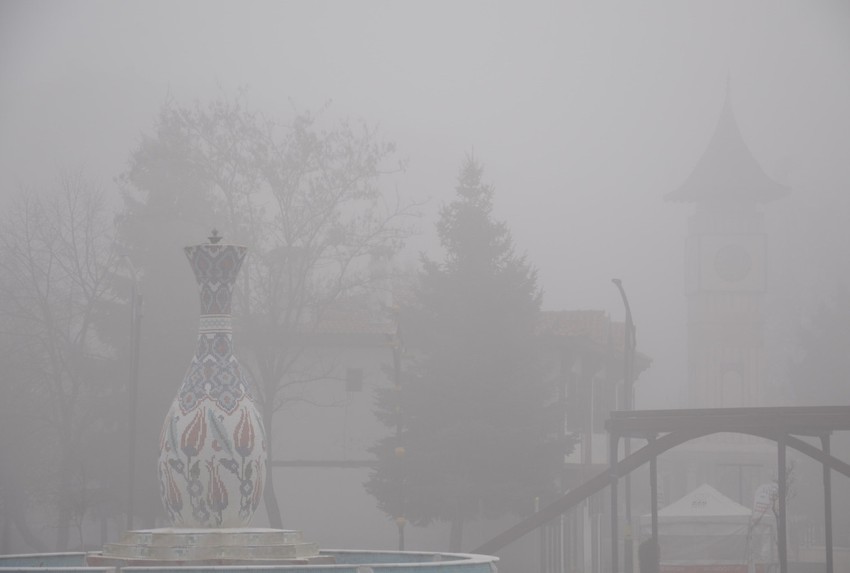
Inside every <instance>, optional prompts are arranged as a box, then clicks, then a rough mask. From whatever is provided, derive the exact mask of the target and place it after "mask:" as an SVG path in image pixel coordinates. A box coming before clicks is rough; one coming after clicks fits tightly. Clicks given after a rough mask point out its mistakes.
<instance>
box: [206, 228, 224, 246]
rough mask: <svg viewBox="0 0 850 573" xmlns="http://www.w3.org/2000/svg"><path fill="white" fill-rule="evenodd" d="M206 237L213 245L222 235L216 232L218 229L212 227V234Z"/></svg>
mask: <svg viewBox="0 0 850 573" xmlns="http://www.w3.org/2000/svg"><path fill="white" fill-rule="evenodd" d="M207 239H209V242H210V243H212V244H213V245H215V244H217V243H218V242H219V241H220V240H221V239H222V236H221V235H219V234H218V229H213V230H212V235H210V236H209V237H207Z"/></svg>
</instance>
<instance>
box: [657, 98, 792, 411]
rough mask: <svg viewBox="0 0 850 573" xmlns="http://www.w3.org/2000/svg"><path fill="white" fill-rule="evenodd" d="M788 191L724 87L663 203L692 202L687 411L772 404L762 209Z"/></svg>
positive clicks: (687, 254) (687, 280) (687, 279)
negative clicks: (704, 141) (697, 151)
mask: <svg viewBox="0 0 850 573" xmlns="http://www.w3.org/2000/svg"><path fill="white" fill-rule="evenodd" d="M786 193H787V189H786V188H785V187H783V186H782V185H780V184H778V183H776V182H775V181H773V180H772V179H770V178H769V177H768V176H767V175H766V174H765V173H764V171H763V170H762V169H761V167H760V166H759V164H758V163H757V162H756V160H755V158H754V157H753V155H752V153H750V150H749V149H748V148H747V145H746V143H744V140H743V138H742V137H741V131H740V129H739V128H738V124H737V122H736V120H735V116H734V114H733V112H732V106H731V104H730V101H729V95H728V90H727V97H726V101H725V103H724V106H723V111H722V112H721V114H720V119H719V120H718V122H717V126H716V128H715V131H714V134H713V136H712V138H711V140H710V141H709V143H708V147H707V148H706V150H705V152H704V153H703V155H702V157H701V158H700V159H699V161H698V162H697V164H696V166H695V167H694V170H693V172H692V173H691V174H690V175H689V176H688V178H687V179H686V180H685V182H684V183H683V184H682V185H681V186H680V187H679V188H678V189H676V190H675V191H673V192H671V193H668V194H667V195H666V197H665V198H666V199H667V200H670V201H680V202H688V203H693V204H694V205H695V209H694V212H693V214H692V215H691V218H690V220H689V225H688V238H687V243H686V248H685V294H686V296H687V299H688V300H687V307H688V403H687V407H689V408H734V407H753V406H766V405H770V404H771V403H775V400H772V399H771V396H770V395H769V392H768V390H767V388H766V368H765V363H764V361H765V350H764V333H763V323H764V320H763V306H764V300H763V299H764V295H765V291H766V289H767V286H768V284H767V261H766V259H767V256H766V255H767V238H766V236H765V231H764V220H763V219H764V217H763V213H762V210H761V209H762V206H763V205H764V204H765V203H767V202H769V201H773V200H775V199H778V198H780V197H782V196H783V195H785V194H786Z"/></svg>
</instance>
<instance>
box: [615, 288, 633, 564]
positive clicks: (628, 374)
mask: <svg viewBox="0 0 850 573" xmlns="http://www.w3.org/2000/svg"><path fill="white" fill-rule="evenodd" d="M611 282H612V283H614V285H616V287H617V290H619V291H620V297H621V298H622V299H623V306H625V307H626V322H625V329H624V330H625V332H624V333H623V397H622V400H621V401H620V402H621V406H622V409H623V410H633V409H634V362H635V347H636V345H637V338H636V336H635V324H634V322H633V321H632V309H631V307H629V299H628V297H626V291H625V289H623V281H621V280H620V279H611ZM623 446H624V448H625V457H629V455H631V453H632V443H631V439H630V438H629V437H628V436H627V437H626V439H625V443H624V444H623ZM625 481H626V483H625V489H626V496H625V497H626V499H625V500H624V501H625V505H626V529H625V532H624V534H625V535H624V539H623V543H624V547H623V569H625V571H626V573H632V571H634V535H633V533H632V480H631V474H630V473H628V474H626V479H625Z"/></svg>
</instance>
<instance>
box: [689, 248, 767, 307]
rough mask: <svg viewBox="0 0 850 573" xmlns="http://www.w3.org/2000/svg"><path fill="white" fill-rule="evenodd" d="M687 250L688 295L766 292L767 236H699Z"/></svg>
mask: <svg viewBox="0 0 850 573" xmlns="http://www.w3.org/2000/svg"><path fill="white" fill-rule="evenodd" d="M687 249H688V251H687V253H688V255H687V259H686V260H687V261H688V266H687V267H686V271H685V272H686V274H685V280H686V282H685V285H686V289H687V292H688V293H698V292H751V293H752V292H764V289H765V284H766V273H765V258H766V257H765V238H764V235H763V234H756V233H751V234H744V233H741V234H728V235H727V234H724V235H721V234H705V235H696V236H692V237H691V238H690V239H689V241H688V247H687Z"/></svg>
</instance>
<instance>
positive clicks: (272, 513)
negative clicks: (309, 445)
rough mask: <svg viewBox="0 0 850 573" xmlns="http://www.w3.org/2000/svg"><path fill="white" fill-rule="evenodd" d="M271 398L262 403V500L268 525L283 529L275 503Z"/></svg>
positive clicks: (272, 409) (272, 408)
mask: <svg viewBox="0 0 850 573" xmlns="http://www.w3.org/2000/svg"><path fill="white" fill-rule="evenodd" d="M271 402H272V400H271V399H270V398H269V397H268V396H267V397H266V400H265V403H264V404H263V427H264V428H265V430H266V444H267V446H268V450H267V453H268V458H266V484H265V486H264V488H263V502H264V503H265V504H266V515H268V518H269V526H270V527H272V528H274V529H283V520H282V519H281V517H280V506H279V505H278V503H277V494H276V493H275V491H274V468H273V467H272V462H273V461H274V460H273V453H272V452H274V448H273V447H272V443H273V441H274V440H273V438H272V436H273V434H272V418H273V417H274V407H273V405H272V404H271Z"/></svg>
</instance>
